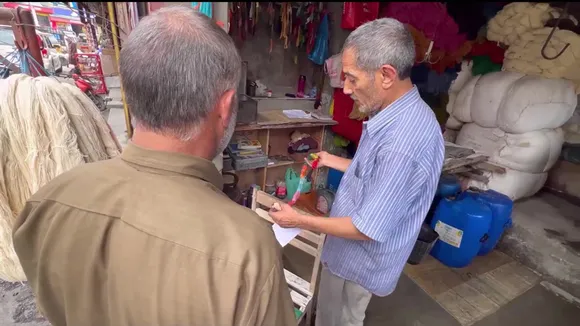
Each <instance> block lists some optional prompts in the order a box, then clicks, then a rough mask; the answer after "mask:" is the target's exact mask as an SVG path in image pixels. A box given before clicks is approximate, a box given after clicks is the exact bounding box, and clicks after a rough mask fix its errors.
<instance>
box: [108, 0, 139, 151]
mask: <svg viewBox="0 0 580 326" xmlns="http://www.w3.org/2000/svg"><path fill="white" fill-rule="evenodd" d="M107 9H108V10H109V20H110V21H111V33H112V34H113V35H112V37H113V46H114V47H115V59H116V62H117V67H119V55H120V52H121V51H120V50H119V41H118V39H117V35H118V33H117V23H116V21H115V6H114V5H113V3H112V2H107ZM119 70H120V69H119ZM120 86H121V101H122V102H123V111H125V125H126V126H127V137H128V138H129V139H131V137H133V125H132V124H131V112H129V108H128V107H127V103H126V102H125V92H123V84H121V85H120Z"/></svg>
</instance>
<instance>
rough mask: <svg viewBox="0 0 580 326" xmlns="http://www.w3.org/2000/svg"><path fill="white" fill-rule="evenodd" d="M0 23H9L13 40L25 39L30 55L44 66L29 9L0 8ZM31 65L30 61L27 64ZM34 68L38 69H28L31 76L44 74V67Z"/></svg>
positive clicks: (20, 40)
mask: <svg viewBox="0 0 580 326" xmlns="http://www.w3.org/2000/svg"><path fill="white" fill-rule="evenodd" d="M17 23H19V24H17ZM0 25H11V26H12V31H13V32H14V37H15V40H16V41H17V42H16V43H18V44H22V41H25V42H26V43H25V44H26V45H27V46H28V51H29V53H30V55H31V56H32V57H33V58H34V60H36V61H37V62H38V63H39V64H40V65H41V66H42V67H44V64H43V61H42V54H41V53H40V45H39V44H38V40H37V39H36V26H35V25H34V18H33V17H32V12H30V10H28V9H24V8H22V7H19V8H18V9H10V8H0ZM33 65H34V64H32V63H31V64H29V66H30V67H32V66H33ZM34 66H35V65H34ZM35 67H36V66H35ZM36 68H38V69H30V75H31V76H33V77H36V76H46V73H45V72H44V69H39V67H36Z"/></svg>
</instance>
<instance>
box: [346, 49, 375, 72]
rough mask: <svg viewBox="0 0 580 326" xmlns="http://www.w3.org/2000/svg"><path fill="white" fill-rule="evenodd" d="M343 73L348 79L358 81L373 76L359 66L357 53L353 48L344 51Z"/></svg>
mask: <svg viewBox="0 0 580 326" xmlns="http://www.w3.org/2000/svg"><path fill="white" fill-rule="evenodd" d="M342 72H343V73H344V75H345V76H346V77H351V78H353V79H356V80H364V79H368V78H370V77H371V76H370V75H372V73H370V72H368V71H366V70H364V69H362V68H360V67H359V66H358V65H357V53H356V49H353V48H346V49H343V51H342Z"/></svg>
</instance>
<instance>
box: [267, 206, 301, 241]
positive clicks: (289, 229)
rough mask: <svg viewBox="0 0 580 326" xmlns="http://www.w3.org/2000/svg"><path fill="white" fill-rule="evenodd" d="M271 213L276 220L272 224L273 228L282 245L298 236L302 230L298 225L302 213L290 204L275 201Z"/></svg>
mask: <svg viewBox="0 0 580 326" xmlns="http://www.w3.org/2000/svg"><path fill="white" fill-rule="evenodd" d="M269 214H270V217H272V220H274V222H275V223H274V224H273V225H272V230H274V235H275V236H276V240H278V242H279V243H280V245H281V246H282V247H284V246H285V245H287V244H288V243H289V242H290V241H292V239H294V238H296V236H298V234H299V233H300V232H301V231H302V230H301V229H299V228H297V227H296V226H298V222H299V219H300V214H298V213H297V212H296V211H295V210H294V209H292V207H290V205H287V204H282V205H280V204H279V203H274V205H272V208H271V209H270V212H269Z"/></svg>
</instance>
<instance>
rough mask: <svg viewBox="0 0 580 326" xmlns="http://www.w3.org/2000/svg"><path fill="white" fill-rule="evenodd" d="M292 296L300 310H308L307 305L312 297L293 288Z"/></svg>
mask: <svg viewBox="0 0 580 326" xmlns="http://www.w3.org/2000/svg"><path fill="white" fill-rule="evenodd" d="M290 297H292V302H294V303H295V304H296V305H297V306H298V307H300V311H302V312H304V310H306V306H307V305H308V302H309V301H310V298H307V297H305V296H303V295H302V294H300V293H298V292H296V291H294V290H292V289H290Z"/></svg>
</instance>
